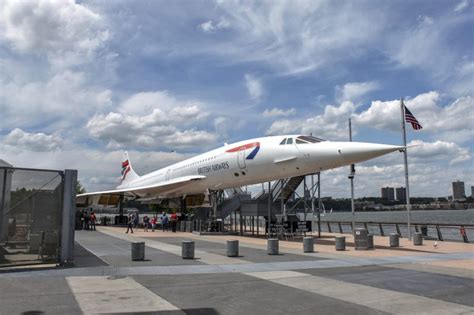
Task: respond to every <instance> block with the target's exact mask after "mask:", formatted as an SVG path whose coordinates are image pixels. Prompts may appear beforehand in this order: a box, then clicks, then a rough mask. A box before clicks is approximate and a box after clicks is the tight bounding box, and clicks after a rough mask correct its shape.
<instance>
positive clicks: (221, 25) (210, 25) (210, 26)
mask: <svg viewBox="0 0 474 315" xmlns="http://www.w3.org/2000/svg"><path fill="white" fill-rule="evenodd" d="M229 27H230V23H229V21H227V20H226V19H224V18H221V19H220V20H219V22H217V23H215V22H213V21H207V22H204V23H202V24H199V28H200V29H201V30H202V31H203V32H205V33H213V32H216V31H218V30H220V29H225V28H229Z"/></svg>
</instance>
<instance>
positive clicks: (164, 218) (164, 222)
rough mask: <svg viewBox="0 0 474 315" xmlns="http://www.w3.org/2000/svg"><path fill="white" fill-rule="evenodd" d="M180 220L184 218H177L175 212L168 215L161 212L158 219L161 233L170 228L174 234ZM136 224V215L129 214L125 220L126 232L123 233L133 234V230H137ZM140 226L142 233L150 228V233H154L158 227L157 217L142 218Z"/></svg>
mask: <svg viewBox="0 0 474 315" xmlns="http://www.w3.org/2000/svg"><path fill="white" fill-rule="evenodd" d="M180 218H181V219H183V218H184V216H180V217H178V215H177V214H176V213H175V212H173V213H171V214H169V215H168V214H167V213H166V212H163V213H162V214H161V216H160V218H159V220H160V224H161V229H162V231H163V232H165V231H169V230H170V228H171V231H173V232H176V226H177V223H178V220H179V219H180ZM138 222H139V218H138V214H137V213H130V214H129V215H128V218H127V231H126V232H125V233H128V232H129V231H130V232H131V233H133V229H134V228H137V226H138ZM142 224H143V231H144V232H148V229H150V228H151V230H152V232H154V231H155V229H156V228H157V226H158V216H157V215H154V216H153V217H151V218H150V217H149V216H147V215H145V216H144V217H143V221H142Z"/></svg>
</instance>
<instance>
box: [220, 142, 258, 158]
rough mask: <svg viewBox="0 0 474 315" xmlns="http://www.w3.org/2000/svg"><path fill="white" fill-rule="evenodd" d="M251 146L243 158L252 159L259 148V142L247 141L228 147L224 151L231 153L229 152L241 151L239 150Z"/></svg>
mask: <svg viewBox="0 0 474 315" xmlns="http://www.w3.org/2000/svg"><path fill="white" fill-rule="evenodd" d="M252 148H253V150H252V151H251V152H250V153H249V154H248V155H247V157H246V158H245V159H246V160H253V158H254V157H255V156H256V155H257V153H258V151H259V150H260V142H252V143H247V144H244V145H241V146H238V147H235V148H232V149H229V150H227V151H226V152H229V153H231V152H237V151H241V150H248V149H252Z"/></svg>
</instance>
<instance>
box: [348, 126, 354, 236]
mask: <svg viewBox="0 0 474 315" xmlns="http://www.w3.org/2000/svg"><path fill="white" fill-rule="evenodd" d="M349 141H350V142H352V123H351V119H350V118H349ZM354 175H355V166H354V164H351V166H350V168H349V179H350V181H351V212H352V236H353V237H355V203H354Z"/></svg>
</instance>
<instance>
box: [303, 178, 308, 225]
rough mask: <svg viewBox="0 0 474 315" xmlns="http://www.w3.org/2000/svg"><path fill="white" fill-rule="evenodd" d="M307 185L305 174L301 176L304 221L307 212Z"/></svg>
mask: <svg viewBox="0 0 474 315" xmlns="http://www.w3.org/2000/svg"><path fill="white" fill-rule="evenodd" d="M307 192H308V186H307V185H306V176H305V177H303V198H304V220H303V221H304V222H306V216H307V214H308V204H307V202H306V198H307V197H308V194H307Z"/></svg>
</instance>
